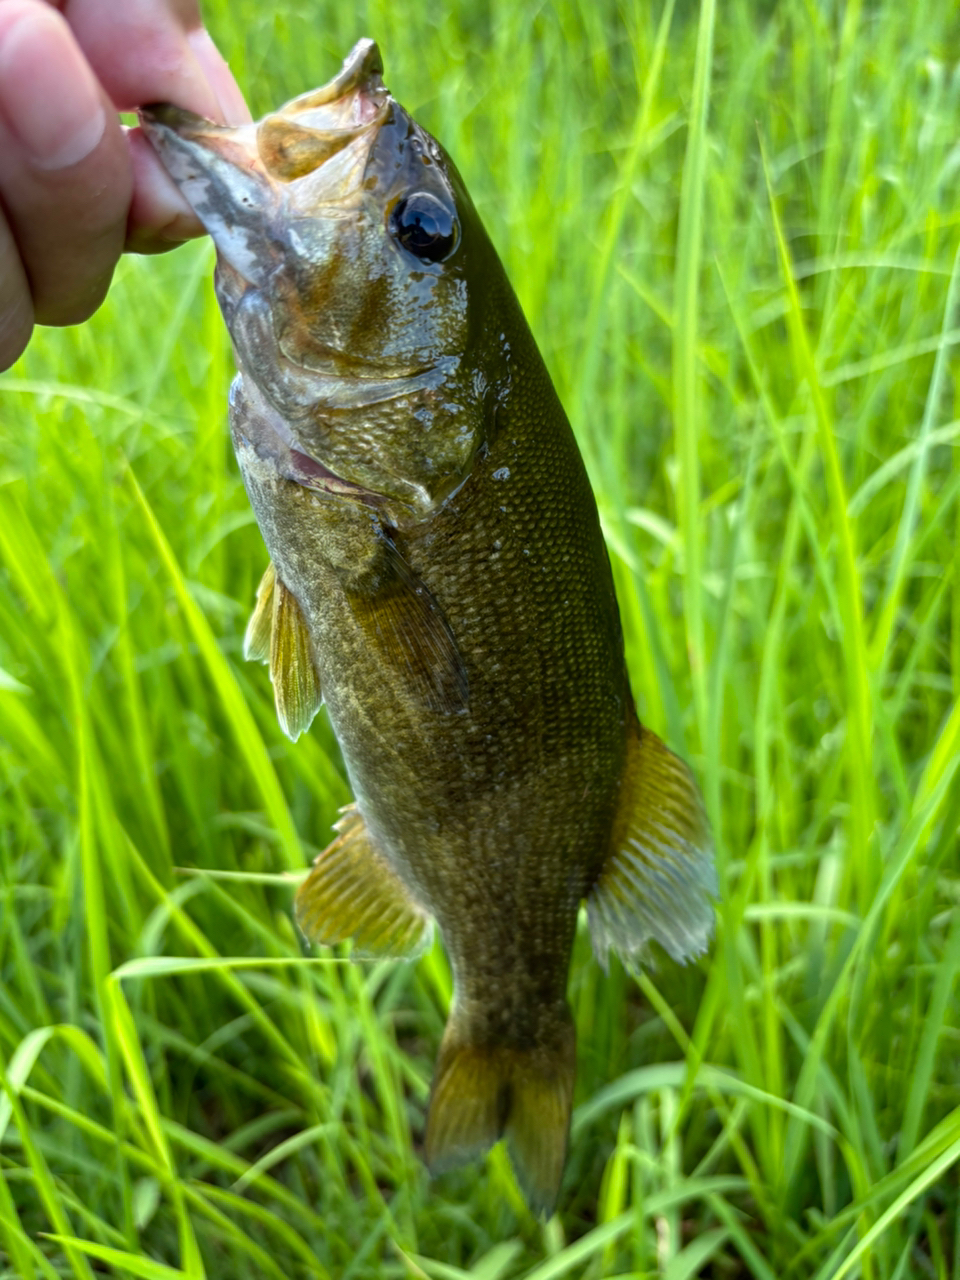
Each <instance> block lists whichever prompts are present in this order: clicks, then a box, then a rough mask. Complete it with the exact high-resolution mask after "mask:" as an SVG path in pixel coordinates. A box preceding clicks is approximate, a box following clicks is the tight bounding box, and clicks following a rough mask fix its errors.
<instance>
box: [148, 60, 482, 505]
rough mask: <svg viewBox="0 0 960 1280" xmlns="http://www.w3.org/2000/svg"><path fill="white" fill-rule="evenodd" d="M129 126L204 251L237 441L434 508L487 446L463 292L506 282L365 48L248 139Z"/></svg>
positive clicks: (331, 483) (233, 132)
mask: <svg viewBox="0 0 960 1280" xmlns="http://www.w3.org/2000/svg"><path fill="white" fill-rule="evenodd" d="M141 116H142V121H143V125H144V129H145V131H146V133H147V136H148V137H149V138H150V141H151V142H152V143H153V145H154V146H155V148H156V149H157V151H158V152H159V154H160V157H161V159H162V161H163V162H164V164H165V166H166V168H167V169H168V171H169V172H170V174H171V175H172V177H173V178H174V179H175V181H176V182H177V183H178V185H179V187H180V189H181V191H182V192H183V194H184V195H185V196H186V198H187V200H188V201H189V203H190V204H191V205H192V207H193V208H194V210H195V211H196V213H197V215H198V216H199V218H200V219H201V221H202V222H203V223H204V225H205V226H206V228H207V230H208V231H209V232H210V234H211V236H212V237H213V240H214V242H215V244H216V248H217V255H218V261H217V272H216V288H217V294H218V298H219V301H220V305H221V309H222V311H223V314H224V318H225V320H226V323H227V327H228V329H229V330H230V333H231V336H232V338H233V342H234V347H235V351H236V356H237V363H238V367H239V369H240V372H241V380H242V383H243V397H244V401H243V402H244V404H245V405H246V406H247V412H246V414H245V416H244V423H243V425H242V426H241V428H240V430H241V434H242V436H243V442H242V443H243V445H245V446H248V447H252V448H253V449H254V450H255V451H256V453H257V454H258V455H259V457H260V458H261V459H262V458H265V457H269V458H270V459H272V460H273V461H274V462H275V463H276V465H277V466H278V468H279V469H280V470H281V473H283V474H286V475H288V478H290V479H292V480H295V481H296V482H297V483H301V484H303V483H308V484H311V483H312V484H313V486H314V487H316V488H320V489H324V488H326V489H328V490H329V489H333V490H334V491H336V492H338V493H340V494H341V495H343V494H347V495H348V496H349V495H351V494H353V495H355V496H359V497H361V498H365V499H367V500H370V501H373V502H380V503H385V504H387V505H388V506H390V507H392V508H393V509H394V512H395V514H396V515H397V516H398V517H399V518H400V519H401V520H402V518H403V517H404V516H406V517H407V518H414V519H420V518H423V516H424V515H427V514H429V513H430V512H432V510H434V509H435V508H436V506H437V505H438V504H440V503H441V502H443V501H445V500H446V498H447V497H448V496H449V495H450V494H451V493H452V492H453V491H454V490H455V489H456V488H458V487H459V485H460V484H461V483H462V482H463V480H464V479H465V478H466V476H467V474H468V473H469V470H470V467H471V464H472V460H473V458H474V455H475V453H476V450H477V448H478V446H479V445H480V443H481V442H482V440H483V437H484V430H485V428H484V421H485V417H486V414H485V409H484V401H485V399H486V398H487V394H488V392H489V390H490V386H491V381H492V379H491V377H490V362H489V358H488V353H487V347H488V346H489V345H490V342H491V336H490V335H491V325H490V323H489V318H488V317H487V316H486V315H485V314H484V310H485V306H486V304H485V302H484V297H485V296H489V292H488V290H485V289H483V288H478V287H476V286H475V285H474V284H473V282H483V281H486V283H487V285H488V286H489V282H490V280H491V278H499V277H502V274H503V273H502V268H501V267H500V264H499V260H498V259H497V257H496V253H495V251H494V250H493V248H492V246H491V245H490V242H489V240H488V238H487V236H486V233H485V232H484V230H483V227H482V224H481V223H480V220H479V218H478V216H477V214H476V211H475V210H474V207H473V204H472V202H471V200H470V198H469V196H468V194H467V192H466V189H465V188H464V186H463V183H462V180H461V179H460V176H459V174H458V173H457V171H456V169H455V167H454V166H453V164H452V162H451V161H450V160H449V158H448V157H447V156H446V154H445V153H444V152H443V150H442V148H441V147H440V146H439V144H438V143H437V142H436V141H435V140H434V139H433V138H432V137H431V136H430V135H429V134H428V133H427V132H426V131H425V130H424V129H422V128H421V127H420V126H419V125H418V124H416V122H415V121H414V120H413V119H412V118H411V117H410V115H409V114H408V113H407V112H406V111H405V110H404V108H403V107H401V106H400V104H399V103H397V102H396V101H395V100H394V99H393V98H392V97H391V95H390V93H389V92H388V91H387V89H386V88H385V87H384V85H383V79H382V63H381V60H380V54H379V51H378V49H377V46H376V45H375V44H374V42H373V41H370V40H365V41H360V42H359V43H358V44H357V45H356V47H355V48H354V49H353V51H352V52H351V53H350V54H349V55H348V57H347V59H346V60H345V62H344V64H343V68H342V70H341V71H340V73H339V74H338V75H337V76H336V77H335V78H334V79H333V80H331V81H330V82H329V84H327V85H324V86H323V87H322V88H320V89H317V90H314V91H313V92H311V93H306V94H303V95H301V96H300V97H298V98H294V99H293V100H292V101H291V102H288V103H287V104H286V105H285V106H283V107H281V108H280V109H279V110H277V111H275V112H272V113H270V114H268V115H267V116H265V117H264V118H263V119H262V120H260V121H258V122H255V123H252V124H245V125H241V126H239V127H225V126H220V125H215V124H213V123H212V122H210V121H208V120H204V119H202V118H200V117H198V116H195V115H192V114H191V113H189V112H186V111H183V110H181V109H179V108H176V107H172V106H154V107H149V108H145V109H143V111H142V112H141ZM494 327H495V326H494ZM251 406H252V408H251ZM234 438H235V443H238V442H237V427H236V423H235V429H234ZM239 450H240V444H239V443H238V452H239Z"/></svg>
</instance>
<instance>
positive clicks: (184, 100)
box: [0, 0, 250, 369]
mask: <svg viewBox="0 0 960 1280" xmlns="http://www.w3.org/2000/svg"><path fill="white" fill-rule="evenodd" d="M151 102H173V103H176V104H177V105H178V106H181V107H186V108H187V109H188V110H190V111H195V112H197V113H198V114H199V115H203V116H207V117H208V118H210V119H212V120H216V121H218V122H220V123H224V124H240V123H242V122H243V121H245V120H249V118H250V115H249V112H248V110H247V106H246V104H245V102H244V100H243V95H242V94H241V93H240V90H239V89H238V87H237V84H236V82H235V80H234V79H233V76H232V75H231V73H230V70H229V68H228V67H227V64H226V62H224V60H223V58H222V57H221V55H220V54H219V52H218V51H217V49H216V47H215V46H214V44H213V41H212V40H211V39H210V36H209V35H208V34H207V32H206V30H205V29H204V27H203V25H202V21H201V18H200V11H199V7H198V4H197V0H122V2H121V3H118V0H0V369H6V368H8V367H9V366H10V365H11V364H13V362H14V361H15V360H16V359H17V358H18V357H19V356H20V354H21V353H22V352H23V350H24V349H25V347H26V345H27V343H28V342H29V340H30V335H31V333H32V332H33V327H34V325H36V324H45V325H68V324H78V323H80V322H81V321H83V320H86V319H88V317H89V316H91V315H92V314H93V312H94V311H96V309H97V307H99V305H100V303H101V302H102V301H103V299H104V296H105V295H106V292H107V288H108V286H109V284H110V279H111V276H112V275H113V269H114V267H115V266H116V264H117V260H118V258H119V256H120V254H121V253H122V252H123V251H124V250H125V249H126V250H128V251H133V252H137V253H158V252H162V251H163V250H165V249H169V248H172V247H173V246H174V245H176V244H179V243H181V242H182V241H184V240H188V239H190V238H191V237H193V236H198V235H202V234H203V227H202V226H201V225H200V223H199V222H198V221H197V219H196V218H195V216H194V215H193V213H192V212H191V210H190V209H189V207H188V206H187V204H186V203H185V202H184V200H183V197H182V196H181V195H180V194H179V192H178V191H177V189H176V187H175V186H174V185H173V183H172V182H171V181H170V179H169V178H168V177H167V175H166V172H165V171H164V169H163V168H162V167H161V165H160V163H159V161H158V160H157V158H156V156H155V154H154V152H153V150H152V148H151V147H150V145H149V144H148V143H147V141H146V139H145V138H144V137H143V135H142V134H141V132H140V130H139V129H125V128H123V127H121V125H120V122H119V120H118V118H117V115H118V112H120V111H132V110H135V109H136V107H138V106H141V105H144V104H146V103H151Z"/></svg>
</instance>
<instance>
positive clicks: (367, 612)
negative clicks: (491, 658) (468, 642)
mask: <svg viewBox="0 0 960 1280" xmlns="http://www.w3.org/2000/svg"><path fill="white" fill-rule="evenodd" d="M382 547H383V555H382V557H381V561H380V571H379V573H378V576H377V581H376V586H375V589H372V590H361V589H348V590H347V599H348V600H349V602H350V608H351V610H352V612H353V614H354V616H355V617H356V619H357V621H358V622H359V623H360V625H361V627H362V628H363V631H364V634H365V635H366V637H367V640H368V642H369V643H370V644H371V645H372V646H373V647H374V648H375V649H376V651H377V653H378V654H379V656H380V658H381V660H382V661H383V663H384V664H385V665H386V666H387V667H389V668H392V669H393V670H394V671H397V672H398V673H399V674H400V675H401V676H402V678H403V680H404V682H405V684H406V686H407V687H408V688H409V689H410V690H411V691H412V692H413V694H414V696H415V697H416V698H417V699H419V701H421V702H422V703H423V704H424V705H425V706H426V707H428V708H429V709H430V710H431V711H436V712H439V713H440V714H441V715H455V714H457V712H460V711H464V710H466V707H467V701H468V697H469V686H468V681H467V670H466V667H465V665H464V661H463V656H462V655H461V653H460V650H459V648H458V646H457V642H456V639H455V638H454V635H453V632H452V631H451V630H450V625H449V623H448V622H447V620H446V618H445V617H444V616H443V611H442V609H441V608H440V606H439V605H438V604H437V602H436V600H435V599H434V598H433V596H432V595H431V593H430V591H429V590H428V588H427V587H426V585H425V584H424V583H423V582H422V581H421V580H420V579H419V578H418V577H417V575H416V574H415V573H413V571H412V570H411V569H410V567H409V565H407V563H406V561H405V560H404V559H403V557H402V555H401V554H400V552H399V551H398V550H397V548H396V547H395V546H394V545H393V543H392V542H390V541H388V540H387V539H385V538H384V539H383V540H382Z"/></svg>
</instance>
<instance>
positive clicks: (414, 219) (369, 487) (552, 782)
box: [141, 39, 717, 1215]
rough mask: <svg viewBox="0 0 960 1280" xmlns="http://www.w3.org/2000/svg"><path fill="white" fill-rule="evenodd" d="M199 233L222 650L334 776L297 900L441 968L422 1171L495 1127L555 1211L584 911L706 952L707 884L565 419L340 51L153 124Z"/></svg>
mask: <svg viewBox="0 0 960 1280" xmlns="http://www.w3.org/2000/svg"><path fill="white" fill-rule="evenodd" d="M141 119H142V125H143V128H144V130H145V132H146V134H147V136H148V138H149V139H150V141H151V143H152V144H153V146H154V147H155V148H156V150H157V152H158V154H159V156H160V158H161V160H162V161H163V163H164V165H165V166H166V168H167V170H168V172H169V173H170V174H171V176H172V177H173V179H174V180H175V182H176V183H177V184H178V186H179V188H180V190H181V192H182V193H183V194H184V196H185V197H186V199H187V200H188V201H189V203H190V205H191V206H192V207H193V209H194V210H195V212H196V214H197V215H198V217H199V218H200V220H201V221H202V223H203V224H204V226H205V227H206V228H207V230H208V231H209V232H210V234H211V236H212V237H213V240H214V243H215V245H216V250H217V265H216V273H215V287H216V293H217V298H218V300H219V304H220V308H221V311H222V313H223V318H224V321H225V323H226V326H227V329H228V330H229V333H230V335H231V338H232V340H233V345H234V352H235V357H236V363H237V368H238V373H237V376H236V379H235V380H234V382H233V384H232V386H231V390H230V395H229V421H230V432H231V436H232V441H233V446H234V450H235V453H236V457H237V461H238V464H239V468H240V472H241V474H242V477H243V481H244V485H245V487H246V490H247V493H248V495H249V499H250V502H251V504H252V506H253V510H254V513H255V515H256V519H257V522H258V524H259V527H260V531H261V533H262V536H263V540H264V542H265V544H266V548H267V551H268V552H269V566H268V568H267V570H266V572H265V573H264V576H263V579H262V581H261V583H260V587H259V589H258V592H257V599H256V604H255V608H254V611H253V615H252V617H251V619H250V624H249V626H248V628H247V632H246V636H245V641H244V652H245V655H246V656H247V657H248V658H250V659H255V660H262V661H264V662H266V663H267V664H268V666H269V672H270V678H271V680H272V683H273V688H274V694H275V702H276V709H277V715H278V718H279V721H280V724H281V726H282V728H283V729H284V731H285V732H286V733H287V735H288V736H289V737H290V738H292V739H294V740H296V738H297V737H298V736H299V735H300V734H301V733H303V732H304V731H306V730H307V729H308V728H309V726H310V723H311V721H312V720H313V717H314V716H315V714H316V713H317V711H318V709H319V708H320V706H321V704H324V705H325V706H326V710H327V714H328V716H329V720H330V724H331V725H332V727H333V730H334V732H335V734H336V737H337V740H338V742H339V745H340V749H341V752H342V755H343V761H344V765H345V768H346V772H347V775H348V778H349V781H350V784H351V787H352V792H353V796H354V800H353V803H352V804H350V805H349V806H348V807H347V808H346V809H345V810H343V811H342V816H341V817H340V820H339V821H338V822H337V824H336V838H335V839H334V840H333V842H332V843H331V844H330V845H329V846H328V847H327V848H326V849H325V850H324V851H323V853H321V854H320V856H319V857H318V858H317V859H316V862H315V864H314V865H313V867H312V869H311V870H310V872H309V874H308V876H307V878H306V879H305V881H304V882H303V883H302V885H301V887H300V888H299V890H298V892H297V895H296V901H295V913H296V919H297V921H298V924H299V926H300V929H301V930H302V932H303V934H304V935H305V937H306V939H308V940H309V941H310V942H312V943H314V944H318V945H322V946H335V945H337V944H339V943H344V942H348V941H349V942H350V943H351V944H352V950H351V952H350V954H351V956H352V957H353V958H400V959H407V960H411V959H415V958H416V957H417V956H418V955H420V954H422V953H423V951H424V950H425V949H426V948H427V947H429V946H430V945H431V940H432V937H433V931H434V928H436V929H438V930H439V933H440V935H441V938H442V940H443V944H444V946H445V949H446V952H447V954H448V956H449V960H450V964H451V969H452V974H453V997H452V1001H451V1007H450V1012H449V1018H448V1021H447V1024H446V1028H445V1031H444V1034H443V1038H442V1041H441V1044H440V1047H439V1052H438V1056H437V1062H436V1067H435V1072H434V1078H433V1084H432V1087H431V1092H430V1098H429V1102H428V1109H427V1117H426V1126H425V1138H424V1154H425V1159H426V1163H427V1166H428V1168H429V1170H430V1171H431V1172H432V1173H434V1174H436V1173H442V1172H444V1171H445V1170H447V1169H450V1168H453V1167H456V1166H459V1165H461V1164H463V1163H466V1162H468V1161H471V1160H474V1159H476V1158H478V1157H480V1156H482V1155H483V1154H484V1153H485V1152H486V1151H487V1150H488V1149H489V1148H490V1147H492V1146H493V1145H494V1144H495V1143H496V1142H498V1141H499V1140H500V1139H501V1138H503V1139H505V1140H506V1144H507V1149H508V1152H509V1155H510V1159H511V1162H512V1165H513V1168H514V1171H515V1174H516V1176H517V1179H518V1182H519V1185H520V1187H521V1189H522V1190H523V1192H524V1194H525V1196H526V1198H527V1202H528V1203H529V1205H530V1207H531V1208H532V1209H533V1210H534V1211H535V1212H537V1213H539V1214H541V1215H549V1214H550V1213H552V1212H553V1210H554V1209H555V1206H556V1204H557V1200H558V1196H559V1192H560V1186H561V1179H562V1175H563V1169H564V1165H565V1160H566V1154H567V1146H568V1141H569V1129H570V1115H571V1107H572V1100H573V1092H574V1079H575V1069H576V1037H575V1030H574V1023H573V1018H572V1015H571V1011H570V1007H569V1004H568V1001H567V982H568V972H569V968H570V959H571V952H572V947H573V943H574V938H575V934H576V930H577V922H578V917H579V913H580V910H581V907H582V905H583V904H584V903H585V904H586V916H587V922H588V927H589V933H590V937H591V941H592V945H593V950H594V952H595V955H596V957H597V959H598V960H599V961H600V963H601V964H602V965H603V966H604V968H606V967H607V965H608V963H609V956H610V953H611V952H613V953H616V954H617V955H618V956H619V957H620V959H621V960H622V961H623V962H624V963H625V964H626V965H627V966H629V967H635V966H636V965H637V964H639V963H640V961H641V958H642V957H643V955H644V953H645V952H646V950H647V947H648V944H649V943H650V941H651V940H652V941H655V942H657V943H658V944H659V945H660V946H661V947H663V948H664V949H665V950H666V952H667V953H668V954H669V955H670V956H671V957H672V958H674V959H675V960H678V961H683V960H685V959H687V958H689V957H691V956H695V955H698V954H701V953H703V952H704V951H705V949H706V948H707V945H708V941H709V937H710V934H711V930H712V925H713V919H714V899H715V896H716V892H717V884H716V878H715V872H714V861H713V847H712V840H711V833H710V826H709V822H708V820H707V816H706V813H705V810H704V806H703V802H702V799H701V797H700V793H699V791H698V789H697V785H696V783H695V781H694V779H693V776H692V774H691V772H690V770H689V768H688V767H687V765H686V764H684V763H683V762H682V761H681V760H680V759H679V758H678V757H677V756H676V755H675V754H674V753H673V752H671V751H670V750H669V749H668V748H667V747H666V746H665V745H664V744H663V742H662V741H661V740H660V739H659V738H658V737H657V736H656V734H654V733H653V732H651V730H650V729H648V728H646V727H645V726H642V725H641V723H640V721H639V719H638V717H637V712H636V709H635V704H634V699H633V696H632V693H631V689H630V682H629V678H628V674H627V668H626V664H625V659H624V646H623V636H622V631H621V625H620V619H619V613H618V608H617V600H616V595H615V592H614V584H613V576H612V571H611V566H610V560H609V557H608V554H607V550H606V546H605V543H604V539H603V535H602V532H601V527H600V521H599V517H598V513H597V506H596V502H595V500H594V496H593V493H592V490H591V487H590V483H589V480H588V477H587V473H586V469H585V467H584V464H583V461H582V459H581V456H580V453H579V450H578V448H577V444H576V441H575V438H574V434H573V431H572V429H571V426H570V424H569V422H568V420H567V417H566V415H565V413H564V410H563V408H562V406H561V403H560V400H559V399H558V396H557V393H556V391H555V389H554V387H553V384H552V382H551V379H550V376H549V374H548V372H547V369H546V367H545V365H544V362H543V359H542V358H541V356H540V353H539V351H538V349H537V346H536V343H535V341H534V339H533V337H532V335H531V332H530V329H529V328H528V326H527V323H526V320H525V318H524V316H523V313H522V311H521V308H520V305H519V303H518V301H517V297H516V295H515V293H514V291H513V288H512V287H511V285H510V283H509V281H508V279H507V276H506V273H505V271H504V268H503V266H502V264H501V262H500V259H499V258H498V256H497V253H496V250H495V249H494V247H493V244H492V243H491V240H490V238H489V236H488V235H487V233H486V231H485V229H484V227H483V224H482V222H481V220H480V218H479V216H478V214H477V211H476V209H475V207H474V205H473V203H472V201H471V199H470V196H469V195H468V193H467V190H466V187H465V186H464V183H463V179H462V178H461V176H460V174H459V172H458V170H457V168H456V166H455V165H454V163H453V161H452V160H451V159H450V157H449V156H448V155H447V153H446V151H444V149H443V148H442V147H441V146H440V144H439V143H438V142H437V141H436V140H435V139H434V138H433V137H432V136H431V135H430V134H429V133H428V132H427V131H426V130H425V129H423V128H422V127H421V126H420V125H418V124H417V123H416V122H415V121H414V120H413V119H412V117H411V116H410V115H409V114H408V113H407V112H406V111H405V110H404V108H403V107H402V106H401V105H400V104H399V103H398V102H397V101H396V100H395V99H394V98H393V96H392V95H391V94H390V92H389V91H388V89H387V88H386V87H385V86H384V82H383V63H382V60H381V56H380V51H379V49H378V47H377V45H376V44H375V43H374V42H373V41H372V40H366V39H365V40H361V41H360V42H359V43H358V44H357V45H356V46H355V47H354V48H353V50H352V51H351V52H350V53H349V54H348V56H347V58H346V59H345V61H344V63H343V66H342V69H341V70H340V72H339V74H338V75H336V76H335V77H334V78H333V79H332V80H331V81H329V83H327V84H326V85H324V86H323V87H321V88H319V89H316V90H313V91H311V92H308V93H305V94H303V95H301V96H299V97H297V98H294V99H293V100H292V101H290V102H288V103H287V104H286V105H284V106H282V107H280V108H279V109H278V110H276V111H274V112H271V113H269V114H267V115H266V116H264V117H263V119H261V120H260V121H257V122H255V123H252V124H245V125H240V126H238V127H226V126H220V125H216V124H214V123H212V122H210V121H208V120H204V119H202V118H200V117H198V116H195V115H192V114H190V113H189V112H186V111H184V110H182V109H180V108H177V107H175V106H172V105H169V104H166V105H163V104H160V105H153V106H150V107H146V108H144V109H143V110H142V112H141Z"/></svg>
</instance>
